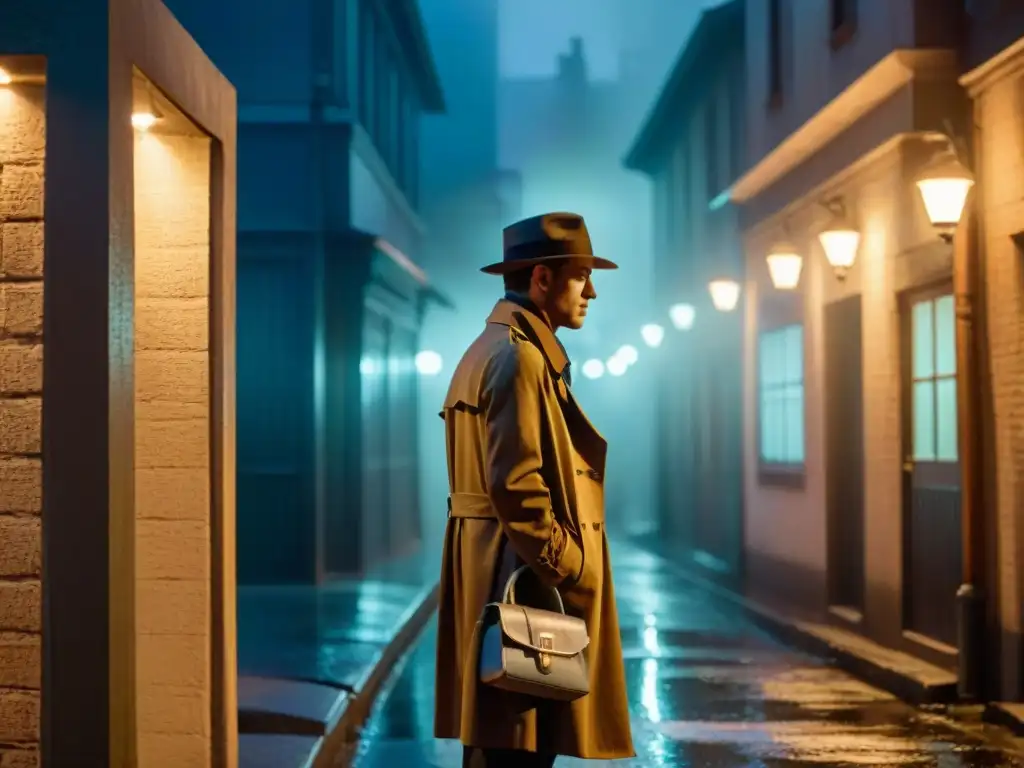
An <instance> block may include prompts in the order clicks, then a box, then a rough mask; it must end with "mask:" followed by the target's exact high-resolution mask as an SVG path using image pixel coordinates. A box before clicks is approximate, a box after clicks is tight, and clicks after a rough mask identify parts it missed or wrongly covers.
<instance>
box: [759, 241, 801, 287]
mask: <svg viewBox="0 0 1024 768" xmlns="http://www.w3.org/2000/svg"><path fill="white" fill-rule="evenodd" d="M766 261H767V262H768V274H769V275H771V278H772V285H774V286H775V287H776V288H778V289H779V290H781V291H791V290H793V289H794V288H796V287H797V286H798V285H799V284H800V272H801V271H802V270H803V266H804V259H803V256H801V255H800V254H799V253H797V251H796V248H794V247H793V246H792V245H791V244H790V243H777V244H776V245H775V247H773V248H772V249H771V251H770V252H769V253H768V256H767V257H766Z"/></svg>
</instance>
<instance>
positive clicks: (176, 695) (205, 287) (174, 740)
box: [135, 135, 212, 768]
mask: <svg viewBox="0 0 1024 768" xmlns="http://www.w3.org/2000/svg"><path fill="white" fill-rule="evenodd" d="M135 158H136V159H135V227H136V236H135V291H136V293H135V299H136V308H135V312H136V337H135V393H136V394H135V463H136V491H135V493H136V516H137V519H136V526H137V528H136V543H137V547H138V549H137V552H136V564H137V569H138V571H137V579H138V582H137V590H136V608H137V611H138V613H137V640H138V646H137V652H138V662H137V663H138V670H137V675H138V680H137V685H138V727H139V764H140V766H143V768H151V767H155V766H189V767H190V768H193V767H194V768H202V767H203V766H208V765H210V759H211V742H210V739H211V717H210V713H211V709H210V707H211V699H210V686H211V680H212V674H211V668H210V658H211V613H210V612H211V553H210V422H209V416H210V389H209V376H210V371H209V316H208V311H209V301H208V296H209V289H210V286H209V253H210V241H209V222H210V208H209V199H210V192H209V189H210V144H209V141H208V140H207V139H205V138H193V137H188V136H174V137H172V136H159V135H142V136H140V137H138V138H137V141H136V147H135Z"/></svg>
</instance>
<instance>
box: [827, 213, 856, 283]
mask: <svg viewBox="0 0 1024 768" xmlns="http://www.w3.org/2000/svg"><path fill="white" fill-rule="evenodd" d="M825 207H826V208H828V209H829V210H830V211H831V212H832V219H831V220H830V221H829V223H828V226H826V227H825V229H823V230H822V231H821V232H820V233H819V234H818V241H819V242H820V243H821V248H822V250H823V251H825V258H826V259H828V263H829V264H830V265H831V266H832V271H833V272H834V273H835V276H836V279H837V280H845V279H846V273H847V272H849V271H850V267H852V266H853V263H854V262H855V261H856V260H857V249H858V248H859V247H860V230H858V229H857V227H856V225H855V224H854V223H853V221H852V220H851V219H850V217H849V216H848V215H847V213H846V206H845V205H844V204H843V201H842V200H839V199H836V200H830V201H828V202H826V203H825Z"/></svg>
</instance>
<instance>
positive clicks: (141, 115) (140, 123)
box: [132, 94, 163, 133]
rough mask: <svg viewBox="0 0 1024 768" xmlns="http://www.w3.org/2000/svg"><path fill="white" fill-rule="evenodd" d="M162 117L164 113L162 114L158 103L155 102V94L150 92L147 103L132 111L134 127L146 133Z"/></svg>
mask: <svg viewBox="0 0 1024 768" xmlns="http://www.w3.org/2000/svg"><path fill="white" fill-rule="evenodd" d="M162 117H163V115H162V114H160V110H159V109H157V107H156V104H155V103H154V102H153V96H152V94H150V95H149V97H148V98H147V100H146V104H145V105H143V106H140V107H139V108H138V109H136V110H135V111H133V112H132V127H133V128H134V129H135V130H137V131H140V132H142V133H145V132H146V131H148V130H149V129H150V128H152V127H153V126H154V125H156V124H157V123H158V122H160V119H161V118H162Z"/></svg>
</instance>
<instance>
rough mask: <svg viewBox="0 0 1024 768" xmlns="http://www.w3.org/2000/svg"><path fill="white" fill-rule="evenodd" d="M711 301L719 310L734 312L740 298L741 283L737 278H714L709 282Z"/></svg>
mask: <svg viewBox="0 0 1024 768" xmlns="http://www.w3.org/2000/svg"><path fill="white" fill-rule="evenodd" d="M708 290H709V291H710V292H711V303H712V304H714V305H715V309H717V310H718V311H719V312H732V311H733V310H734V309H736V303H737V302H738V301H739V300H740V284H739V283H737V282H736V281H735V280H712V281H711V282H710V283H709V284H708Z"/></svg>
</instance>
